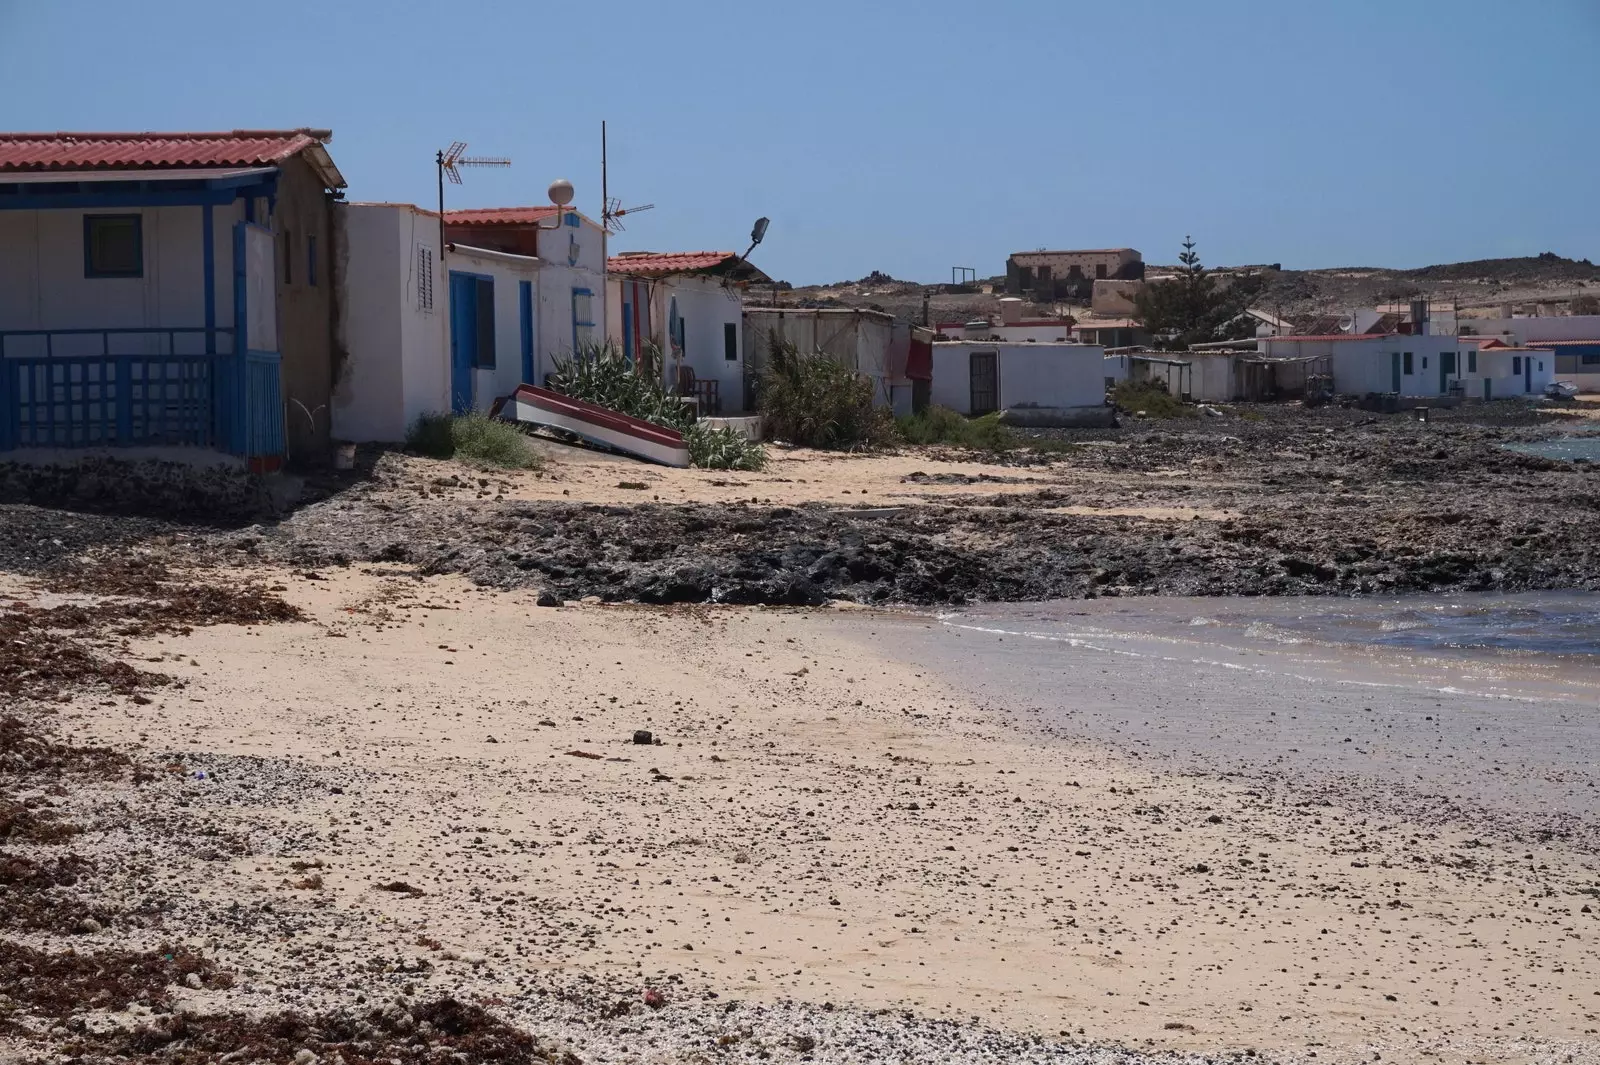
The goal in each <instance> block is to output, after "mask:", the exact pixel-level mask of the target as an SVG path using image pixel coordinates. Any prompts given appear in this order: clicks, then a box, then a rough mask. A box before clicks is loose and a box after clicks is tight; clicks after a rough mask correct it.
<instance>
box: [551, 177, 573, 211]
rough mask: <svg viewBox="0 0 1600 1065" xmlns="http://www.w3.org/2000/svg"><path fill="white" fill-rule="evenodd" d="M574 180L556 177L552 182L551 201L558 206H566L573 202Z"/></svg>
mask: <svg viewBox="0 0 1600 1065" xmlns="http://www.w3.org/2000/svg"><path fill="white" fill-rule="evenodd" d="M572 196H573V192H572V182H570V181H568V180H567V179H566V178H556V179H555V180H554V181H552V182H550V202H551V203H553V204H555V205H556V206H557V207H565V206H566V205H567V204H569V203H571V202H572Z"/></svg>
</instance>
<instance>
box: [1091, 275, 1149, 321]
mask: <svg viewBox="0 0 1600 1065" xmlns="http://www.w3.org/2000/svg"><path fill="white" fill-rule="evenodd" d="M1143 288H1144V282H1143V281H1116V280H1112V279H1109V278H1107V279H1102V280H1099V281H1096V282H1095V283H1094V295H1093V296H1092V298H1091V299H1090V300H1089V309H1090V310H1092V311H1094V313H1096V314H1101V315H1104V316H1106V317H1107V318H1126V317H1129V316H1131V315H1132V314H1133V313H1134V311H1135V310H1136V309H1137V308H1135V306H1134V303H1133V299H1134V297H1135V296H1137V295H1138V294H1139V292H1140V290H1141V289H1143Z"/></svg>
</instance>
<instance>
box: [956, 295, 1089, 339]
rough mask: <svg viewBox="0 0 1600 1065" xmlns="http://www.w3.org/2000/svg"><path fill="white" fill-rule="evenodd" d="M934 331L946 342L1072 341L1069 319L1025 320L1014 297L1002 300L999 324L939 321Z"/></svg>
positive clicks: (977, 320)
mask: <svg viewBox="0 0 1600 1065" xmlns="http://www.w3.org/2000/svg"><path fill="white" fill-rule="evenodd" d="M935 328H936V330H937V332H938V333H939V335H940V336H941V337H944V338H945V339H947V340H980V341H989V340H992V341H998V342H1001V343H1021V342H1023V341H1028V340H1032V341H1047V342H1056V343H1062V344H1064V343H1067V342H1069V341H1070V340H1072V319H1071V318H1065V317H1057V318H1024V317H1023V316H1022V300H1020V299H1018V298H1017V297H1016V296H1002V297H1001V299H1000V314H999V320H998V321H996V320H994V319H992V318H987V317H986V318H974V319H972V320H971V321H966V322H940V323H939V324H938V326H936V327H935Z"/></svg>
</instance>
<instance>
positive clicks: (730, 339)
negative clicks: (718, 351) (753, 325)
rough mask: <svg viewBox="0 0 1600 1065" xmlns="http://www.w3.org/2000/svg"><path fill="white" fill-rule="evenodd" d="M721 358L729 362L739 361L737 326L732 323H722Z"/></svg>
mask: <svg viewBox="0 0 1600 1065" xmlns="http://www.w3.org/2000/svg"><path fill="white" fill-rule="evenodd" d="M722 357H723V358H724V359H727V360H728V361H729V362H738V361H739V326H738V325H737V324H735V323H733V322H723V323H722Z"/></svg>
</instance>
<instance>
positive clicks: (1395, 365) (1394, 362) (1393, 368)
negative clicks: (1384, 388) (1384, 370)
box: [1389, 351, 1400, 394]
mask: <svg viewBox="0 0 1600 1065" xmlns="http://www.w3.org/2000/svg"><path fill="white" fill-rule="evenodd" d="M1389 376H1390V377H1391V378H1392V379H1393V382H1394V384H1393V387H1392V388H1390V389H1389V391H1391V392H1394V393H1396V394H1398V393H1399V391H1400V353H1399V352H1398V351H1391V352H1390V353H1389Z"/></svg>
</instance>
